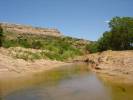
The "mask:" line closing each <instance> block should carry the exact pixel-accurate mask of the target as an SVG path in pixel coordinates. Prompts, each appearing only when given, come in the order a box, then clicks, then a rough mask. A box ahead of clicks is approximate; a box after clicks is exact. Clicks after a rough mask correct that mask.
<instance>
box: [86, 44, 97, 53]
mask: <svg viewBox="0 0 133 100" xmlns="http://www.w3.org/2000/svg"><path fill="white" fill-rule="evenodd" d="M86 50H87V51H88V52H89V53H96V52H98V44H97V42H94V43H91V44H88V45H86Z"/></svg>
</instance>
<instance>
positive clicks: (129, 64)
mask: <svg viewBox="0 0 133 100" xmlns="http://www.w3.org/2000/svg"><path fill="white" fill-rule="evenodd" d="M84 59H85V61H86V62H88V64H89V66H90V68H91V69H92V70H93V71H95V72H98V73H101V75H102V76H103V75H104V76H105V75H106V78H107V79H108V78H110V79H112V80H113V79H115V80H117V79H121V80H122V81H125V82H126V81H132V82H133V77H132V76H133V50H130V51H111V50H110V51H105V52H102V53H95V54H90V55H88V56H86V58H84Z"/></svg>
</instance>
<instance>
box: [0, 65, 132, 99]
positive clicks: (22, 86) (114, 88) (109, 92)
mask: <svg viewBox="0 0 133 100" xmlns="http://www.w3.org/2000/svg"><path fill="white" fill-rule="evenodd" d="M0 100H133V85H131V84H124V85H123V84H115V83H113V82H106V81H103V80H102V78H100V77H99V76H98V75H97V74H96V73H94V72H91V71H90V70H89V68H88V66H87V65H86V64H74V65H70V66H63V67H59V68H55V69H53V70H50V71H47V72H41V73H36V74H33V75H30V76H28V77H25V78H24V77H22V78H15V79H10V80H5V81H0Z"/></svg>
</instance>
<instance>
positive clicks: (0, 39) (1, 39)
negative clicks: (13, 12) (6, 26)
mask: <svg viewBox="0 0 133 100" xmlns="http://www.w3.org/2000/svg"><path fill="white" fill-rule="evenodd" d="M2 41H3V28H2V26H1V25H0V47H1V46H2Z"/></svg>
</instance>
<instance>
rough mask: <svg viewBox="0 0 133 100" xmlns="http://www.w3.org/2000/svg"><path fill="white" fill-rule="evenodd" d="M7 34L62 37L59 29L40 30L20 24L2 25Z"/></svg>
mask: <svg viewBox="0 0 133 100" xmlns="http://www.w3.org/2000/svg"><path fill="white" fill-rule="evenodd" d="M0 24H1V26H2V28H3V30H4V31H5V32H14V33H19V34H36V35H40V34H41V35H48V36H57V37H59V36H62V35H61V33H60V31H58V30H57V29H52V28H51V29H50V28H38V27H32V26H27V25H20V24H10V23H0Z"/></svg>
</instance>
